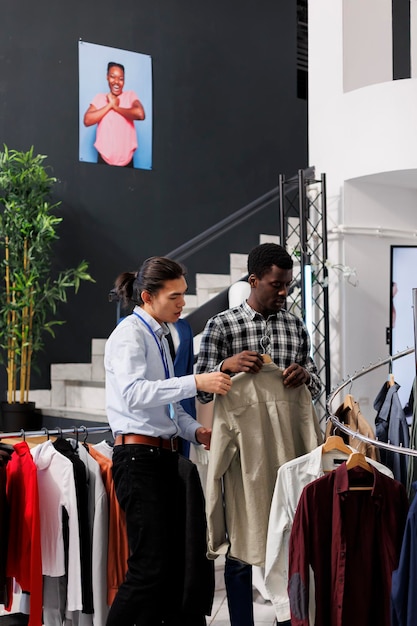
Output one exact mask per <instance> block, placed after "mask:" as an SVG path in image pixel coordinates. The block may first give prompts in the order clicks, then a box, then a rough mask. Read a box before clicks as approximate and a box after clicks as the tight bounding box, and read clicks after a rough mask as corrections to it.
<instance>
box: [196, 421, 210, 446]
mask: <svg viewBox="0 0 417 626" xmlns="http://www.w3.org/2000/svg"><path fill="white" fill-rule="evenodd" d="M195 438H196V439H197V441H198V443H201V444H203V446H204V447H205V449H206V450H210V441H211V428H204V427H203V426H201V427H200V428H197V430H196V431H195Z"/></svg>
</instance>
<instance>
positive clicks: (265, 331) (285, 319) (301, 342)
mask: <svg viewBox="0 0 417 626" xmlns="http://www.w3.org/2000/svg"><path fill="white" fill-rule="evenodd" d="M243 350H255V351H256V352H260V353H261V354H262V353H264V352H267V353H268V354H269V355H270V356H271V358H272V360H273V361H274V363H275V364H276V365H278V367H281V368H282V369H285V368H286V367H288V366H289V365H291V363H298V364H299V365H301V366H302V367H304V368H305V369H306V370H307V371H308V373H309V374H310V382H309V384H308V388H309V390H310V393H311V395H312V397H313V398H316V397H318V395H319V394H320V391H321V381H320V378H319V376H318V372H317V368H316V365H315V363H314V361H313V359H312V358H311V356H310V337H309V336H308V332H307V329H306V327H305V325H304V324H303V322H302V321H301V320H300V319H299V318H298V317H296V316H295V315H293V314H292V313H289V312H288V311H286V310H285V309H281V310H280V311H278V313H274V314H273V315H270V316H269V317H268V319H265V318H264V317H263V316H262V315H261V314H260V313H257V311H255V310H254V309H252V307H250V306H249V305H248V304H247V302H243V304H241V305H239V306H237V307H234V308H232V309H227V310H226V311H223V312H222V313H219V314H218V315H215V316H214V317H212V318H211V319H210V320H209V321H208V322H207V325H206V327H205V329H204V332H203V336H202V338H201V344H200V351H199V355H198V360H197V366H196V374H202V373H203V372H212V371H214V370H218V369H220V365H221V363H222V361H224V359H226V358H228V357H230V356H233V355H234V354H238V353H239V352H242V351H243ZM198 398H199V400H200V402H202V403H203V404H205V403H206V402H210V400H212V399H213V394H210V393H206V392H202V391H201V392H198Z"/></svg>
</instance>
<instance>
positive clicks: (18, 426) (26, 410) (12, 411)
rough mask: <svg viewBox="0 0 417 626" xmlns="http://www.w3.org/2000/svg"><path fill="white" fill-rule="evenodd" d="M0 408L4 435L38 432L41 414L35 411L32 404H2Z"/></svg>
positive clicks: (0, 423) (0, 422) (40, 424)
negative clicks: (22, 431)
mask: <svg viewBox="0 0 417 626" xmlns="http://www.w3.org/2000/svg"><path fill="white" fill-rule="evenodd" d="M0 406H1V421H0V425H1V430H2V431H3V432H4V433H14V432H20V431H21V430H24V431H25V432H28V431H31V430H39V429H40V427H41V426H42V414H41V413H39V412H37V411H36V408H35V403H34V402H22V403H20V402H11V403H10V402H2V403H1V405H0Z"/></svg>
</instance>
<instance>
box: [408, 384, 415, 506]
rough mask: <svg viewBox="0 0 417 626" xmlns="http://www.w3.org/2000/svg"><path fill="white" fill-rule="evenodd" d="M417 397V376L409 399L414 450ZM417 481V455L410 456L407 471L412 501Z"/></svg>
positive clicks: (411, 444) (411, 443)
mask: <svg viewBox="0 0 417 626" xmlns="http://www.w3.org/2000/svg"><path fill="white" fill-rule="evenodd" d="M416 397H417V378H414V382H413V387H412V390H411V393H410V399H409V401H408V407H409V410H410V411H411V412H412V421H411V431H410V446H411V448H413V450H417V402H415V401H414V398H416ZM416 481H417V457H416V456H410V458H409V459H408V471H407V494H408V499H409V500H410V502H411V501H412V500H413V499H414V496H415V495H416V492H415V488H414V483H415V482H416Z"/></svg>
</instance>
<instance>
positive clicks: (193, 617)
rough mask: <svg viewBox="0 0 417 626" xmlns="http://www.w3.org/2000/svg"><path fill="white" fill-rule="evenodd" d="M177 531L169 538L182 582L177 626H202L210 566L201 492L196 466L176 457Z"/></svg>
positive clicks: (208, 604)
mask: <svg viewBox="0 0 417 626" xmlns="http://www.w3.org/2000/svg"><path fill="white" fill-rule="evenodd" d="M178 481H179V488H178V497H179V506H178V511H179V512H180V515H181V516H182V518H181V519H180V520H179V524H178V528H181V529H183V535H182V536H179V537H175V538H173V540H174V541H175V542H177V543H178V544H179V545H178V546H177V550H176V554H177V566H178V578H179V580H181V581H183V588H182V590H181V592H182V616H181V617H182V619H181V624H182V625H184V626H185V625H186V624H189V625H190V626H198V624H200V623H201V624H205V623H206V622H205V619H204V615H210V614H211V610H212V605H213V598H214V563H213V561H210V560H209V559H207V557H206V550H207V523H206V515H205V502H204V494H203V488H202V486H201V481H200V476H199V474H198V470H197V467H196V465H194V463H192V462H191V461H189V460H188V459H186V458H184V457H183V456H181V455H179V457H178Z"/></svg>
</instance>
